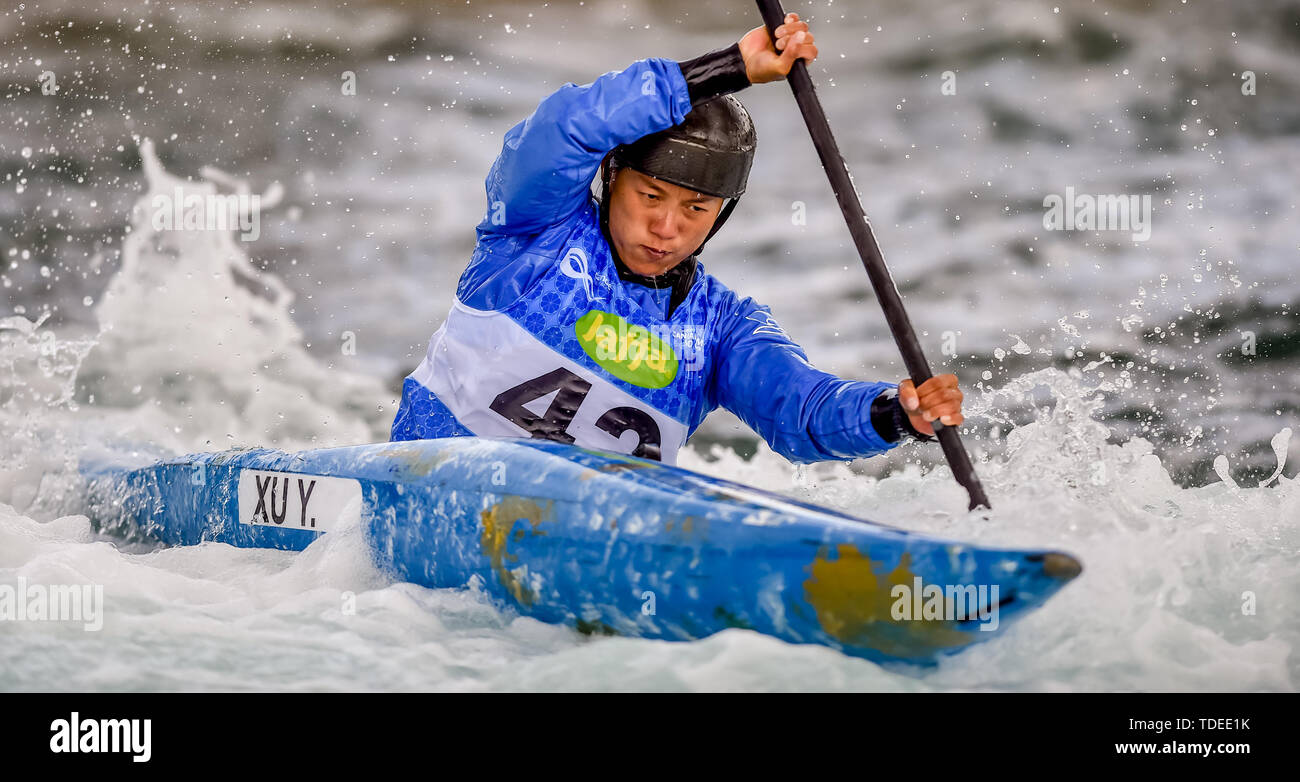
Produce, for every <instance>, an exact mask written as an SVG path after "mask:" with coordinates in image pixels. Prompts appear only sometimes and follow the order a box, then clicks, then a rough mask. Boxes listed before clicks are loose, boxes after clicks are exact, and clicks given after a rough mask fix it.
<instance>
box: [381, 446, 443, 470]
mask: <svg viewBox="0 0 1300 782" xmlns="http://www.w3.org/2000/svg"><path fill="white" fill-rule="evenodd" d="M454 456H455V454H453V453H450V452H449V451H443V450H434V451H432V452H431V451H430V449H428V448H422V447H419V446H416V445H410V446H406V447H390V448H389V449H388V450H387V451H386V452H385V453H384V458H385V459H387V460H392V461H397V462H399V463H401V464H403V465H405V467H406V473H407V474H408V475H410V476H412V477H423V476H425V475H428V474H429V473H431V472H433V468H435V467H437V466H438V465H440V464H442V463H443V462H445V461H447V460H448V459H451V458H454Z"/></svg>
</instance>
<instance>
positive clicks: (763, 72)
mask: <svg viewBox="0 0 1300 782" xmlns="http://www.w3.org/2000/svg"><path fill="white" fill-rule="evenodd" d="M740 56H741V58H742V59H744V61H745V75H746V76H748V77H749V83H750V84H763V83H765V82H769V81H777V80H779V79H784V78H785V77H786V75H787V74H789V73H790V69H791V68H793V67H794V61H795V60H797V59H802V60H803V61H804V62H806V63H812V61H813V60H815V59H817V45H816V44H815V43H813V34H812V33H811V32H809V30H808V23H807V22H801V21H799V14H786V15H785V23H784V24H782V25H781V26H780V27H778V28H776V46H775V47H773V46H772V37H771V36H769V35H768V34H767V27H766V26H764V27H755V28H754V29H753V30H750V31H749V32H747V33H745V37H744V38H741V39H740Z"/></svg>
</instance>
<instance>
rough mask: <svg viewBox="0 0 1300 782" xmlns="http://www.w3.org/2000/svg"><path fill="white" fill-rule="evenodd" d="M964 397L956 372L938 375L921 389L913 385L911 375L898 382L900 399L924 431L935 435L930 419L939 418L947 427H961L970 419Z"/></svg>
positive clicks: (909, 417) (918, 428) (911, 417)
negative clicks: (963, 407)
mask: <svg viewBox="0 0 1300 782" xmlns="http://www.w3.org/2000/svg"><path fill="white" fill-rule="evenodd" d="M961 400H962V393H961V389H960V388H958V387H957V376H956V375H951V374H949V375H935V376H934V377H932V378H930V379H929V380H927V381H925V382H924V383H922V384H921V387H920V388H916V387H915V386H913V385H912V381H911V379H910V378H909V379H907V380H904V381H903V382H901V383H899V384H898V401H899V402H901V403H902V404H903V411H904V412H906V413H907V417H908V419H910V420H911V422H912V426H913V427H914V428H915V429H916V431H918V432H920V433H921V434H928V435H933V434H934V427H933V426H931V425H930V422H931V421H934V420H935V419H938V421H939V423H941V424H943V425H944V426H961V423H962V421H964V420H966V419H965V418H963V417H962V414H961Z"/></svg>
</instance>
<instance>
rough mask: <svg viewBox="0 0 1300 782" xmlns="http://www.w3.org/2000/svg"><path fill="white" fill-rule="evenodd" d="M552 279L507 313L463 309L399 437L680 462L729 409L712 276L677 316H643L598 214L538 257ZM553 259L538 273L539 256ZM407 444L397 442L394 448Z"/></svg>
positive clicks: (437, 342) (428, 363)
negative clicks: (543, 442)
mask: <svg viewBox="0 0 1300 782" xmlns="http://www.w3.org/2000/svg"><path fill="white" fill-rule="evenodd" d="M530 248H531V249H530V253H531V257H532V260H530V261H528V262H530V263H549V266H547V267H546V270H545V271H544V272H543V273H542V274H541V276H539V277H537V278H536V279H535V280H533V281H532V282H530V283H529V284H528V287H527V289H526V290H525V291H523V292H522V294H521V295H519V297H518V298H517V300H515V301H514V302H513V303H512V304H510V305H509V306H506V307H503V308H502V309H501V310H499V311H496V310H492V311H488V310H479V309H474V308H472V307H469V306H466V305H465V304H464V303H463V302H461V301H459V300H457V301H456V302H455V303H454V304H453V305H452V308H451V311H450V312H449V313H448V315H447V320H446V321H445V322H444V323H443V324H442V327H441V328H440V329H438V332H437V333H436V334H434V335H433V339H432V340H430V342H429V350H428V352H427V353H426V354H425V357H424V361H423V362H422V363H421V364H420V366H419V368H417V369H416V370H415V372H413V373H411V375H410V377H408V378H407V382H406V383H405V384H404V385H403V397H402V407H401V409H399V411H398V416H397V419H395V422H394V427H393V428H394V432H395V433H399V434H400V436H401V439H411V438H413V437H449V436H455V435H465V434H475V435H480V436H485V437H538V438H545V439H549V440H556V441H559V442H565V443H572V444H575V445H579V446H583V447H587V448H600V449H603V450H608V451H614V452H617V453H626V454H633V455H636V456H641V457H644V458H647V459H658V460H660V461H663V462H667V463H669V464H673V463H675V462H676V460H677V452H678V450H680V449H681V447H682V446H683V445H685V443H686V438H687V437H688V436H689V435H690V433H691V431H692V430H693V429H694V428H695V427H696V426H699V424H700V422H701V421H703V420H704V417H705V416H706V415H708V412H709V411H710V410H712V409H713V408H714V407H716V406H717V402H716V401H714V400H713V398H712V396H711V393H712V389H711V386H710V378H711V377H712V370H713V367H712V366H711V365H710V362H711V352H710V348H711V347H712V344H713V340H712V335H713V329H714V327H715V324H716V323H717V322H718V320H719V319H721V318H723V317H725V316H726V312H727V309H726V306H725V305H723V306H719V304H718V302H714V301H711V300H710V296H711V295H712V293H713V292H714V291H715V290H716V291H718V292H720V293H723V292H725V289H721V288H716V289H715V287H714V286H713V285H711V284H710V283H709V279H710V278H708V277H707V275H704V274H703V271H702V267H700V269H701V271H700V272H699V274H700V275H701V279H700V280H698V281H697V282H696V284H695V285H694V287H693V288H692V289H691V291H690V292H689V293H688V294H687V295H686V298H685V300H683V301H682V302H680V303H679V305H678V307H677V309H676V311H674V312H673V313H672V316H671V318H668V319H667V320H665V318H664V315H663V314H662V313H659V312H650V311H648V310H646V309H645V308H643V307H642V306H641V304H639V303H638V301H637V300H636V299H634V298H633V296H632V295H631V294H630V293H629V291H628V289H627V288H626V287H625V285H624V283H623V281H622V280H620V279H619V276H618V269H617V268H616V266H615V264H614V260H613V258H612V257H611V256H610V252H609V245H608V244H607V243H606V242H605V239H604V237H603V235H602V234H601V231H600V225H599V223H598V220H597V215H596V213H595V210H594V208H593V209H589V210H587V211H586V212H583V213H581V214H579V215H577V216H576V217H575V218H574V221H573V222H572V223H571V224H568V225H567V227H566V228H564V229H560V230H557V231H556V232H555V233H554V234H543V235H542V236H540V237H539V238H538V239H537V240H535V241H534V242H533V244H532V245H530ZM543 250H544V251H545V252H546V253H548V254H553V256H552V257H553V260H551V261H549V262H547V261H538V260H537V259H536V255H537V254H539V251H543ZM396 436H397V435H395V437H396Z"/></svg>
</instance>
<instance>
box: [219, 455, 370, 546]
mask: <svg viewBox="0 0 1300 782" xmlns="http://www.w3.org/2000/svg"><path fill="white" fill-rule="evenodd" d="M360 514H361V483H360V482H358V481H356V480H354V479H352V478H328V477H325V476H322V475H303V474H301V473H294V472H271V471H268V470H240V472H239V522H240V523H241V524H251V525H254V526H267V527H282V528H285V529H300V530H306V531H308V532H328V531H329V530H331V529H338V528H339V527H340V526H341V525H343V524H345V523H347V522H349V521H355V520H356V519H358V518H360Z"/></svg>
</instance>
